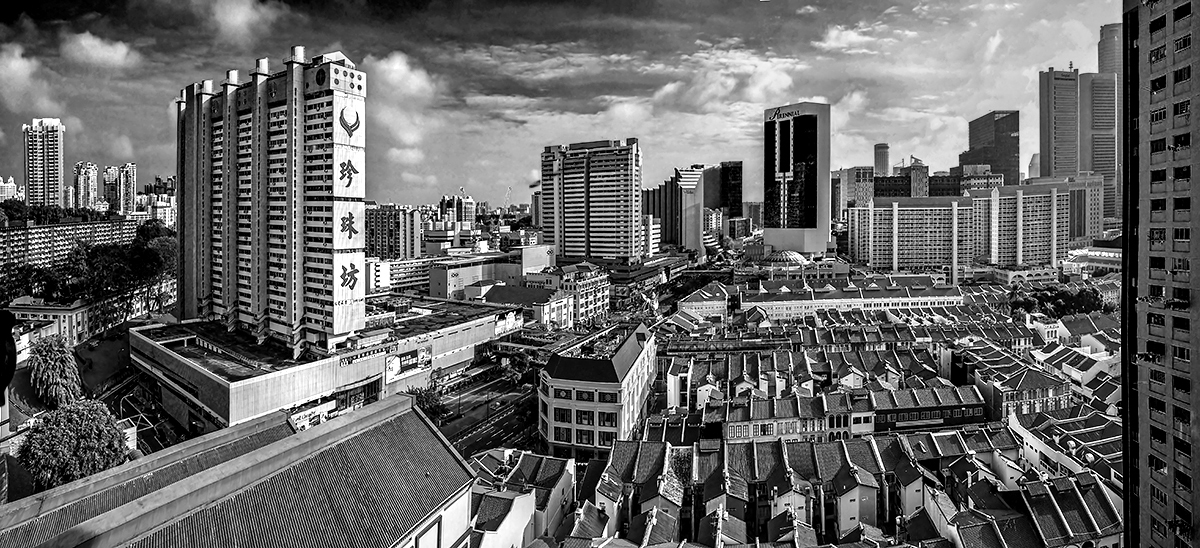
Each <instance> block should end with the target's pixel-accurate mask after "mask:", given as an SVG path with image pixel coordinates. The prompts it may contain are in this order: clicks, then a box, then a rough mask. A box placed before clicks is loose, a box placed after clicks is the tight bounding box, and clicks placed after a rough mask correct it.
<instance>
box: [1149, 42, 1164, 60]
mask: <svg viewBox="0 0 1200 548" xmlns="http://www.w3.org/2000/svg"><path fill="white" fill-rule="evenodd" d="M1166 58H1167V46H1166V45H1165V44H1164V45H1161V46H1158V47H1157V48H1154V49H1152V50H1150V62H1151V63H1157V62H1158V61H1162V60H1163V59H1166Z"/></svg>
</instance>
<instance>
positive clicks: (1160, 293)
mask: <svg viewBox="0 0 1200 548" xmlns="http://www.w3.org/2000/svg"><path fill="white" fill-rule="evenodd" d="M1150 296H1152V297H1165V296H1167V292H1166V288H1164V287H1163V286H1161V285H1154V284H1151V285H1150Z"/></svg>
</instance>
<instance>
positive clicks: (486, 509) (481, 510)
mask: <svg viewBox="0 0 1200 548" xmlns="http://www.w3.org/2000/svg"><path fill="white" fill-rule="evenodd" d="M517 495H519V493H514V492H513V491H497V492H492V493H487V494H484V495H483V496H482V497H480V499H479V503H478V506H475V503H474V500H472V506H474V512H475V529H478V530H480V531H495V530H496V529H498V528H499V527H500V525H501V524H502V523H504V519H505V518H507V517H508V512H509V511H510V510H512V505H513V499H514V498H516V496H517Z"/></svg>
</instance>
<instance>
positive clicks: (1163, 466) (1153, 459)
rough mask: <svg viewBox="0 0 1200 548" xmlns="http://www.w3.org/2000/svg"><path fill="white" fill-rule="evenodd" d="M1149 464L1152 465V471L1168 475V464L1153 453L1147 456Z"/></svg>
mask: <svg viewBox="0 0 1200 548" xmlns="http://www.w3.org/2000/svg"><path fill="white" fill-rule="evenodd" d="M1146 462H1147V464H1149V465H1150V471H1151V472H1155V473H1158V474H1166V473H1167V463H1166V462H1164V461H1163V460H1162V459H1160V458H1158V457H1157V456H1155V455H1154V454H1153V453H1151V454H1149V455H1147V459H1146Z"/></svg>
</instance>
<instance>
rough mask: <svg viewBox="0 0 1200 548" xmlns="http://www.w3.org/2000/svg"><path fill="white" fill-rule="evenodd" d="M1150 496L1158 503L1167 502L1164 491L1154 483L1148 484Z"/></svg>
mask: <svg viewBox="0 0 1200 548" xmlns="http://www.w3.org/2000/svg"><path fill="white" fill-rule="evenodd" d="M1150 498H1152V499H1154V502H1157V503H1159V504H1166V503H1167V494H1166V493H1164V492H1163V490H1162V489H1159V488H1158V486H1157V485H1154V484H1153V483H1151V484H1150Z"/></svg>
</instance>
